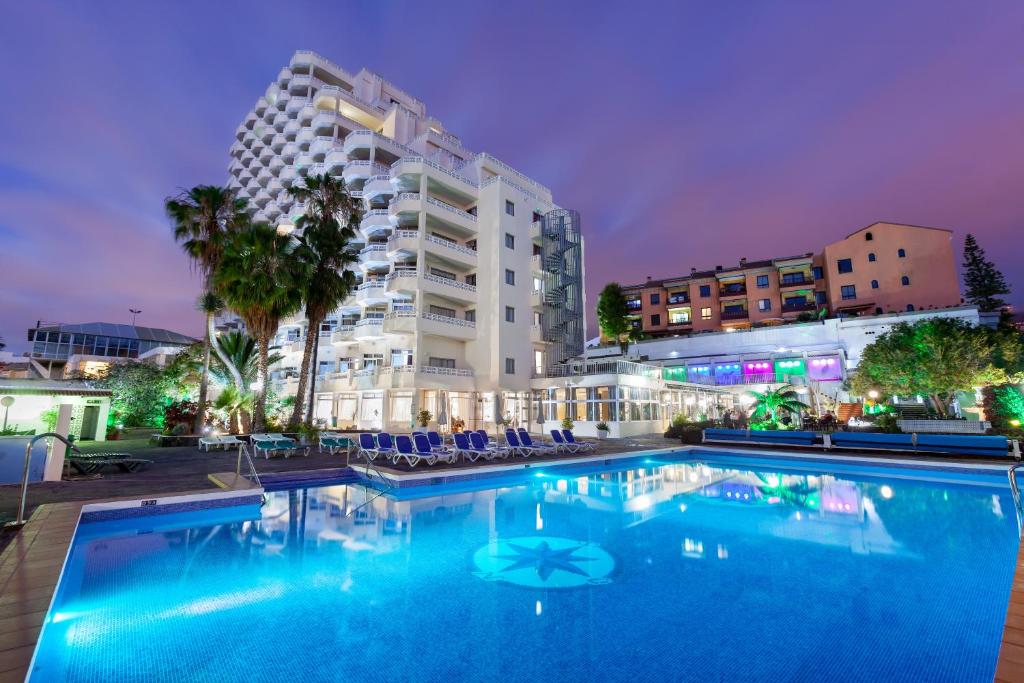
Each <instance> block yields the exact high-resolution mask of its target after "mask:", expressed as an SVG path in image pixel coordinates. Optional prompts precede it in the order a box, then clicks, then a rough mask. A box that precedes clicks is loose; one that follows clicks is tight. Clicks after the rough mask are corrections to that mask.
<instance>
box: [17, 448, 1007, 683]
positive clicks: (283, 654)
mask: <svg viewBox="0 0 1024 683" xmlns="http://www.w3.org/2000/svg"><path fill="white" fill-rule="evenodd" d="M828 467H829V466H828V465H827V464H823V463H821V462H814V463H803V464H801V463H800V462H799V461H790V462H787V463H786V466H785V467H784V468H783V467H779V468H774V469H773V468H771V467H770V466H765V465H764V464H758V463H757V462H756V461H755V462H749V463H748V462H744V461H743V459H742V458H741V457H738V456H736V457H732V458H726V457H721V458H717V456H715V455H712V454H703V453H696V454H691V455H687V454H684V453H681V454H679V455H678V458H677V461H673V459H672V457H671V456H666V455H665V454H664V453H659V454H658V459H657V461H650V460H648V461H646V462H645V460H644V459H643V458H637V459H633V460H624V461H616V462H612V463H609V465H608V466H607V467H589V468H586V469H585V470H584V471H581V468H579V467H577V468H574V469H566V470H564V471H560V470H559V468H557V467H551V468H547V469H545V470H544V471H541V472H526V473H523V474H521V475H520V476H517V477H510V478H508V479H506V480H503V481H502V482H501V483H500V484H494V485H493V486H494V487H493V488H479V489H476V490H472V489H471V490H466V488H465V487H462V488H455V487H451V488H446V487H444V486H440V487H437V486H431V487H421V488H422V489H424V490H423V491H419V492H418V493H417V495H418V496H419V497H416V498H408V499H400V498H398V497H396V496H393V495H389V494H388V493H387V492H381V491H377V490H374V489H371V488H367V487H365V486H363V485H360V484H355V483H346V484H333V485H313V484H311V483H304V484H302V486H304V488H290V489H287V490H280V491H274V492H271V493H270V494H268V496H269V500H268V503H267V504H266V505H265V506H264V507H262V508H258V507H255V506H240V507H235V508H221V509H217V510H211V511H200V512H189V513H182V514H175V515H163V516H154V517H144V518H135V519H124V520H117V521H103V522H83V523H82V524H80V526H79V529H78V533H77V534H76V538H75V541H74V543H73V545H72V548H71V552H70V555H69V559H68V564H67V565H66V567H65V570H64V574H63V576H62V578H61V583H60V585H59V588H58V593H57V595H56V597H55V600H54V604H53V607H52V608H51V611H50V613H49V615H48V617H47V621H46V624H45V627H44V630H43V634H42V637H41V640H40V643H39V645H38V648H37V651H36V655H35V658H34V662H33V670H32V672H31V680H32V681H105V682H110V681H138V680H211V681H213V680H215V681H222V682H223V681H253V680H295V681H300V680H301V681H373V680H380V681H385V680H387V681H460V680H472V681H528V680H529V681H538V680H553V681H630V682H631V683H635V682H636V681H690V680H692V681H709V680H715V681H718V680H721V681H740V680H750V679H753V678H757V679H762V680H778V681H790V680H802V681H821V680H829V681H880V680H885V681H890V680H905V681H951V680H956V681H991V680H992V677H993V673H994V671H995V665H996V659H997V655H998V651H999V641H1000V635H1001V632H1002V627H1003V620H1004V615H1005V610H1006V604H1007V600H1008V598H1009V592H1010V585H1011V581H1012V576H1013V572H1014V561H1015V557H1016V553H1017V549H1018V530H1017V522H1016V519H1015V516H1014V508H1013V503H1012V502H1011V498H1010V491H1009V486H1008V485H1007V484H1006V480H1005V479H1003V480H1002V481H1001V482H1000V481H999V480H998V479H997V478H994V477H993V478H991V480H989V481H985V480H978V478H973V479H971V478H967V477H961V476H960V475H957V474H941V473H939V474H936V473H935V472H930V473H929V476H928V477H927V478H925V477H923V476H922V477H921V478H915V472H914V471H913V470H900V469H895V468H886V467H881V466H876V467H872V468H870V469H868V468H865V469H864V471H857V470H856V469H855V468H852V469H851V468H844V469H843V470H842V471H835V472H830V471H829V469H828ZM488 485H491V484H488Z"/></svg>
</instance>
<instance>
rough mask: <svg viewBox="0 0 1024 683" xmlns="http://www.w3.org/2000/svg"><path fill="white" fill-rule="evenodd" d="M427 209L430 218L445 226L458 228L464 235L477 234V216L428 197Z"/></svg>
mask: <svg viewBox="0 0 1024 683" xmlns="http://www.w3.org/2000/svg"><path fill="white" fill-rule="evenodd" d="M400 196H402V195H399V197H400ZM426 209H427V215H428V216H431V217H433V218H436V219H437V220H439V221H441V222H442V223H444V224H445V225H448V226H450V227H453V228H456V229H458V230H459V231H460V232H462V233H463V234H476V216H474V215H473V214H471V213H469V212H468V211H463V210H462V209H460V208H459V207H457V206H453V205H451V204H448V203H447V202H442V201H441V200H440V199H435V198H434V197H427V204H426Z"/></svg>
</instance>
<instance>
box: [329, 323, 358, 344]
mask: <svg viewBox="0 0 1024 683" xmlns="http://www.w3.org/2000/svg"><path fill="white" fill-rule="evenodd" d="M354 330H355V325H338V326H337V327H335V328H334V331H333V332H331V343H332V344H348V343H351V342H352V341H354V339H353V337H352V332H353V331H354Z"/></svg>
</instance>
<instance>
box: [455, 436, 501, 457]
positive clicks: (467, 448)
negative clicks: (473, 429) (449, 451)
mask: <svg viewBox="0 0 1024 683" xmlns="http://www.w3.org/2000/svg"><path fill="white" fill-rule="evenodd" d="M452 439H453V440H454V441H455V453H456V454H457V455H461V456H462V458H463V460H468V461H470V462H476V461H477V460H479V459H480V458H483V459H484V460H491V459H492V458H494V455H495V454H494V453H492V452H491V451H489V450H487V449H486V448H485V449H482V450H478V449H476V448H474V447H473V445H472V444H471V443H470V441H469V434H468V433H464V432H455V433H454V434H452Z"/></svg>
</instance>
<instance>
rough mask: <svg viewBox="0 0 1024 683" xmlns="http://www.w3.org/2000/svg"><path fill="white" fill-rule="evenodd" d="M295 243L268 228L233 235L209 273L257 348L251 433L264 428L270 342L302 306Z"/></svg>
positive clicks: (301, 267)
mask: <svg viewBox="0 0 1024 683" xmlns="http://www.w3.org/2000/svg"><path fill="white" fill-rule="evenodd" d="M296 246H297V243H296V242H295V240H294V239H292V238H291V237H290V236H289V235H281V234H278V232H277V231H276V230H274V228H271V227H270V226H268V225H253V226H252V227H251V228H249V229H248V230H243V231H240V232H235V233H233V234H232V235H231V236H230V237H229V239H228V241H227V244H226V248H225V249H224V253H223V255H222V257H221V262H220V265H219V267H218V268H217V271H216V273H215V274H214V284H215V286H216V288H217V291H218V292H220V293H221V294H222V295H223V296H224V299H225V301H227V304H228V306H230V307H231V309H232V310H234V311H235V312H236V313H238V314H239V315H240V316H241V317H242V319H243V320H244V321H245V324H246V326H247V327H248V329H249V332H250V333H251V334H252V335H253V336H254V337H255V338H256V342H257V345H258V354H257V374H256V382H255V383H254V384H255V387H254V388H255V396H254V399H253V416H252V429H253V431H256V432H259V431H262V430H263V428H264V425H265V415H266V401H267V384H268V377H267V367H268V366H269V364H270V363H269V360H270V359H269V356H270V339H271V337H273V336H274V334H275V333H276V332H277V327H278V325H279V324H280V322H281V318H283V317H285V316H288V315H291V314H292V313H295V312H296V311H298V310H299V308H301V306H302V290H301V283H302V282H304V281H305V280H306V279H307V278H308V276H309V275H308V270H307V269H306V267H305V264H304V263H303V262H302V261H301V260H300V259H298V258H296V256H295V249H296Z"/></svg>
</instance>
